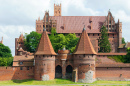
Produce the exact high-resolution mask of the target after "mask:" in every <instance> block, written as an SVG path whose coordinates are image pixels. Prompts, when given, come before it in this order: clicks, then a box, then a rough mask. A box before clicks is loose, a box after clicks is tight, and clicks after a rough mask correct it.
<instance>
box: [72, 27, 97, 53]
mask: <svg viewBox="0 0 130 86" xmlns="http://www.w3.org/2000/svg"><path fill="white" fill-rule="evenodd" d="M73 54H97V53H96V52H95V50H94V48H93V45H92V43H91V41H90V39H89V37H88V34H87V31H86V29H85V27H84V28H83V31H82V34H81V36H80V39H79V42H78V44H77V46H76V49H75V51H74V53H73Z"/></svg>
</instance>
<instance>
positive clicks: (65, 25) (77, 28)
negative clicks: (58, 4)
mask: <svg viewBox="0 0 130 86" xmlns="http://www.w3.org/2000/svg"><path fill="white" fill-rule="evenodd" d="M49 18H50V20H53V21H55V20H56V23H57V24H56V31H57V33H82V28H81V27H82V26H83V25H85V28H86V30H87V32H88V33H100V28H101V27H102V25H103V24H104V22H105V20H106V18H107V17H106V16H50V17H49ZM90 19H91V21H92V23H93V29H90V27H91V23H90Z"/></svg>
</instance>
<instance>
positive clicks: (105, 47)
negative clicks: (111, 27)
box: [99, 26, 111, 53]
mask: <svg viewBox="0 0 130 86" xmlns="http://www.w3.org/2000/svg"><path fill="white" fill-rule="evenodd" d="M99 47H100V50H99V52H103V53H106V52H110V51H111V46H110V42H109V40H108V33H107V29H106V27H105V26H102V28H101V37H100V39H99Z"/></svg>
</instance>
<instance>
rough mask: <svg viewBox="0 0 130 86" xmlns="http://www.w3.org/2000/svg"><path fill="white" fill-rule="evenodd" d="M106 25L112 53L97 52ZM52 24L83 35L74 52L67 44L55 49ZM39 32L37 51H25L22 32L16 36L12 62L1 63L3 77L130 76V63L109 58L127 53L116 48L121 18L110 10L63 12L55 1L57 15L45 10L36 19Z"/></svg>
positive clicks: (81, 78) (61, 30) (59, 29)
mask: <svg viewBox="0 0 130 86" xmlns="http://www.w3.org/2000/svg"><path fill="white" fill-rule="evenodd" d="M84 25H85V26H84ZM103 25H104V26H106V28H107V30H108V34H109V41H110V43H111V48H112V52H110V53H98V49H99V46H98V39H99V37H100V36H101V32H100V28H101V27H102V26H103ZM83 26H84V27H83ZM52 27H56V31H57V33H63V34H68V33H76V35H77V37H80V39H79V42H78V44H77V46H76V49H75V51H74V52H73V53H72V54H70V52H69V50H66V49H65V48H63V50H58V53H55V51H54V49H53V47H52V45H51V42H50V39H49V37H48V34H50V30H51V28H52ZM36 32H38V33H41V34H42V36H41V39H40V42H39V44H38V46H37V49H36V52H35V53H34V54H33V53H30V52H27V51H25V47H24V37H23V34H21V35H20V37H19V38H16V39H15V57H14V60H13V66H12V67H0V80H14V79H19V80H22V79H35V80H43V81H45V80H52V79H55V78H65V79H68V78H69V79H71V80H72V81H74V82H77V81H78V82H83V83H91V82H93V81H95V80H129V79H130V64H124V63H117V62H115V61H114V60H111V59H109V58H107V57H108V56H114V55H126V53H118V52H117V51H118V47H119V46H120V45H122V43H121V42H122V23H121V22H120V21H119V20H118V22H117V23H115V20H114V18H113V17H112V14H111V12H110V11H109V12H108V16H61V4H60V5H55V4H54V16H49V12H46V13H45V16H44V18H43V20H40V18H39V19H38V20H36Z"/></svg>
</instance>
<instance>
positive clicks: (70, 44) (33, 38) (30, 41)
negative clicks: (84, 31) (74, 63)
mask: <svg viewBox="0 0 130 86" xmlns="http://www.w3.org/2000/svg"><path fill="white" fill-rule="evenodd" d="M40 38H41V34H38V33H37V32H34V31H32V32H31V33H30V34H26V36H25V39H26V40H25V44H24V45H25V46H26V47H27V51H30V52H35V50H36V48H37V46H38V43H39V40H40ZM49 38H50V41H51V44H52V46H53V48H54V50H55V52H58V50H59V49H63V47H66V49H69V50H70V51H71V53H72V52H73V51H74V50H75V48H76V45H77V43H78V40H79V38H77V37H76V35H75V34H67V35H64V34H58V33H56V28H51V34H50V35H49Z"/></svg>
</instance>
